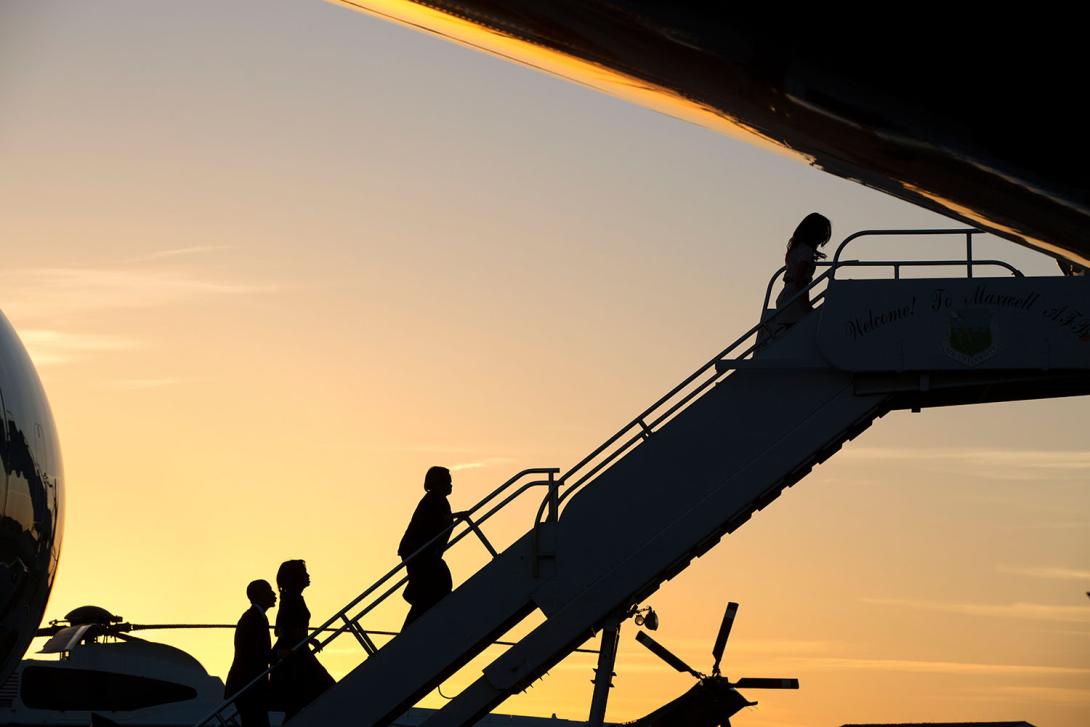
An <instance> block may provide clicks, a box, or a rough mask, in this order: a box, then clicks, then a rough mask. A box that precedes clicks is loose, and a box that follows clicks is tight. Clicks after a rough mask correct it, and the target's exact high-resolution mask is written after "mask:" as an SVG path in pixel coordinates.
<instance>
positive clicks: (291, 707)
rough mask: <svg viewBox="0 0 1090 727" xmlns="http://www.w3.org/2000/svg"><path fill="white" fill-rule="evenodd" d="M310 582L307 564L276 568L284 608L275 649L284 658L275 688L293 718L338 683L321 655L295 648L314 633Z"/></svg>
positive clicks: (306, 648)
mask: <svg viewBox="0 0 1090 727" xmlns="http://www.w3.org/2000/svg"><path fill="white" fill-rule="evenodd" d="M309 585H310V574H309V573H307V565H306V563H305V562H304V561H301V560H288V561H284V562H283V563H281V564H280V569H279V570H278V571H276V587H277V588H279V589H280V608H279V610H277V612H276V632H275V633H276V644H275V645H274V646H273V653H274V654H275V655H276V657H277V658H279V659H280V660H281V661H280V663H279V664H278V665H277V667H276V668H275V669H274V670H273V672H272V679H271V682H272V691H273V692H274V694H276V696H277V697H278V699H279V700H280V702H281V706H282V707H283V708H284V717H285V719H286V718H290V717H291V716H293V715H294V714H296V713H298V712H299V711H300V710H301V709H303V707H305V706H307V705H308V704H310V703H311V702H312V701H314V699H315V698H317V697H318V695H319V694H321V693H322V692H324V691H325V690H326V689H329V688H330V687H331V686H333V684H334V680H333V677H331V676H330V675H329V672H327V671H326V670H325V667H323V666H322V664H321V662H319V661H318V657H316V656H315V655H314V652H312V651H311V650H310V648H309V645H308V646H304V647H302V648H300V649H298V650H296V651H292V649H293V648H294V647H295V646H296V645H298V644H299V643H300V642H302V641H304V640H305V639H307V638H309V636H310V610H309V609H308V608H307V604H306V601H304V600H303V589H305V588H306V587H307V586H309Z"/></svg>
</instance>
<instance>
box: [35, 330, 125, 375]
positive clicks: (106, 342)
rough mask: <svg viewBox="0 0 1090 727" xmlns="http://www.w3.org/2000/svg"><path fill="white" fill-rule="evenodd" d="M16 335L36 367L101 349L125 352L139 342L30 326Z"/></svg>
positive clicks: (74, 358)
mask: <svg viewBox="0 0 1090 727" xmlns="http://www.w3.org/2000/svg"><path fill="white" fill-rule="evenodd" d="M19 338H20V339H22V341H23V345H24V346H26V350H27V353H28V354H30V358H31V360H32V361H33V362H34V365H35V366H54V365H58V364H64V363H69V362H71V361H75V360H78V359H80V358H83V357H84V356H86V355H87V354H91V353H101V352H104V351H127V350H131V349H134V348H139V347H140V345H139V343H137V342H136V341H134V340H133V339H131V338H125V337H122V336H111V335H101V334H93V333H67V332H65V331H54V330H43V329H33V328H32V329H29V330H24V331H22V332H20V334H19Z"/></svg>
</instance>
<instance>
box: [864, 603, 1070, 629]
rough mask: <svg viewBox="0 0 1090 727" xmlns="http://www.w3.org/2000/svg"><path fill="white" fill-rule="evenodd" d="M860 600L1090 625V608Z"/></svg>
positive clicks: (940, 611)
mask: <svg viewBox="0 0 1090 727" xmlns="http://www.w3.org/2000/svg"><path fill="white" fill-rule="evenodd" d="M860 600H861V601H862V602H863V603H868V604H871V605H874V606H894V607H897V608H910V609H915V610H919V611H933V612H937V613H954V614H959V615H964V616H993V617H997V618H1016V619H1028V620H1034V621H1063V622H1069V623H1090V608H1088V607H1086V606H1050V605H1046V604H1041V603H1010V604H988V603H941V602H937V601H909V600H903V599H897V598H863V599H860Z"/></svg>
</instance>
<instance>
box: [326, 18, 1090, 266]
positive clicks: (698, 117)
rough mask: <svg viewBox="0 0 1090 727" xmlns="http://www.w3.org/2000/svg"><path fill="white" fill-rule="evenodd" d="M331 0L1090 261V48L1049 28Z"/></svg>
mask: <svg viewBox="0 0 1090 727" xmlns="http://www.w3.org/2000/svg"><path fill="white" fill-rule="evenodd" d="M335 1H336V2H339V3H341V4H343V5H346V6H350V7H354V8H359V9H365V10H368V11H370V12H373V13H375V14H378V15H381V16H384V17H387V18H392V19H396V20H399V21H401V22H405V23H408V24H411V25H413V26H414V27H418V28H425V29H428V30H431V31H433V32H436V33H438V34H440V35H443V36H445V37H448V38H452V39H455V40H458V41H459V42H463V43H466V44H469V45H472V46H475V47H479V48H482V49H484V50H488V51H490V52H494V53H497V54H499V55H501V56H503V57H505V58H508V59H513V60H516V61H520V62H523V63H526V64H529V65H532V66H536V67H540V68H543V69H545V70H547V71H549V72H551V73H555V74H558V75H562V76H566V77H568V78H572V79H574V80H577V81H579V82H581V83H584V84H587V85H590V86H594V87H596V88H599V89H601V90H604V91H607V92H609V93H613V94H615V95H618V96H622V97H625V98H628V99H630V100H633V101H636V102H638V103H642V104H645V105H648V106H651V107H654V108H658V109H660V110H663V111H666V112H667V113H671V114H674V115H677V116H681V117H683V118H687V119H690V120H692V121H695V122H697V123H701V124H704V125H707V126H709V127H712V128H716V129H719V130H722V131H726V132H727V133H731V134H740V135H743V136H745V137H747V138H749V139H750V140H756V141H761V142H763V143H768V144H771V145H774V146H776V147H779V148H781V149H784V150H787V151H789V152H791V153H793V154H795V155H797V156H800V157H802V158H804V159H805V160H807V161H809V162H811V163H813V164H814V165H816V166H818V167H820V168H822V169H824V170H826V171H828V172H831V173H833V174H836V175H839V176H842V177H846V178H849V179H853V180H855V181H859V182H861V183H863V184H866V185H868V186H871V187H875V188H877V189H881V190H883V191H885V192H888V193H890V194H893V195H895V196H897V197H900V198H901V199H904V200H907V201H909V202H912V203H914V204H918V205H921V206H923V207H927V208H929V209H932V210H936V211H939V212H942V213H944V214H947V215H950V216H953V217H956V218H958V219H961V220H964V221H966V222H969V223H971V224H973V225H974V226H979V227H984V228H988V229H991V230H992V231H994V232H996V233H998V234H1000V235H1002V236H1004V237H1007V238H1008V239H1012V240H1015V241H1018V242H1023V243H1025V244H1028V245H1031V246H1034V247H1037V248H1041V249H1045V250H1050V251H1052V252H1054V253H1057V254H1060V255H1062V256H1065V257H1068V258H1070V259H1075V260H1079V261H1081V262H1082V263H1083V264H1086V263H1087V261H1088V260H1090V182H1088V181H1087V180H1088V179H1090V177H1088V175H1087V169H1086V167H1087V162H1088V161H1090V154H1088V153H1087V151H1086V150H1085V145H1084V144H1082V143H1081V140H1082V138H1083V137H1084V135H1085V133H1086V132H1085V129H1084V124H1083V120H1082V117H1081V114H1080V113H1078V112H1077V111H1076V109H1075V107H1076V106H1077V99H1078V98H1079V96H1080V91H1081V89H1082V87H1083V85H1084V84H1083V81H1084V79H1083V75H1084V74H1083V69H1084V67H1085V61H1084V60H1083V58H1082V47H1083V43H1084V41H1083V38H1082V37H1081V35H1082V32H1081V29H1079V28H1078V27H1077V24H1067V25H1066V26H1065V25H1064V24H1063V23H1060V22H1057V21H1056V20H1055V19H1054V18H1052V17H1049V16H1048V14H1041V16H1040V18H1038V19H1035V18H1033V17H1029V16H1027V15H1026V14H1025V13H1018V14H1011V15H1007V16H1003V15H1002V14H999V15H996V14H990V15H989V16H987V17H982V16H981V15H980V14H967V15H966V17H965V18H964V19H959V18H955V17H953V16H952V15H951V14H949V13H948V12H942V13H929V12H928V10H927V8H926V7H921V6H918V5H914V6H912V8H910V9H906V10H905V11H904V12H900V13H897V14H896V16H895V18H894V19H893V20H892V21H891V20H888V19H884V20H883V21H882V22H881V23H876V24H874V25H873V27H871V28H869V29H868V25H867V23H866V21H867V20H868V19H869V16H868V18H860V17H858V16H857V14H853V16H852V17H834V16H833V15H832V14H831V12H827V13H819V12H816V11H815V10H812V9H811V10H799V9H791V10H787V9H785V8H783V7H780V6H776V7H775V8H770V9H769V10H766V11H763V12H758V11H754V10H752V9H751V8H749V7H747V6H740V5H738V4H736V3H681V2H674V1H672V0H550V2H539V1H538V0H428V1H427V2H417V1H415V0H335ZM823 10H824V8H823ZM1042 43H1043V44H1044V45H1043V47H1044V48H1046V50H1044V51H1039V50H1034V51H1032V52H1029V51H1027V49H1026V46H1027V45H1029V44H1033V45H1035V46H1041V44H1042ZM724 194H730V190H724Z"/></svg>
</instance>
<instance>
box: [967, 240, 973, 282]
mask: <svg viewBox="0 0 1090 727" xmlns="http://www.w3.org/2000/svg"><path fill="white" fill-rule="evenodd" d="M965 268H966V272H967V276H968V277H970V278H971V277H973V233H971V232H966V233H965Z"/></svg>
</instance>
